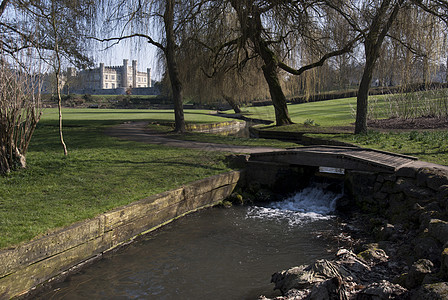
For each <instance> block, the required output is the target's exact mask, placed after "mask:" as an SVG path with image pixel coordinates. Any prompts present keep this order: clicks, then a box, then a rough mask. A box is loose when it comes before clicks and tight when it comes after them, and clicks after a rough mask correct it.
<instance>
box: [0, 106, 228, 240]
mask: <svg viewBox="0 0 448 300" xmlns="http://www.w3.org/2000/svg"><path fill="white" fill-rule="evenodd" d="M164 114H165V112H163V113H161V114H158V113H154V112H145V111H106V110H65V113H64V117H65V119H66V122H65V124H66V125H67V127H66V128H65V130H64V135H65V141H66V143H67V146H68V149H69V156H68V157H67V158H64V157H63V154H62V153H63V151H62V148H61V146H60V145H59V141H58V134H57V132H58V131H57V122H56V119H57V116H56V114H55V111H54V110H49V111H46V112H45V114H44V117H43V119H42V121H41V122H40V123H39V128H38V129H37V130H36V133H35V136H34V137H33V141H32V144H31V147H30V150H29V152H28V155H27V161H28V168H27V169H26V170H22V171H19V172H14V173H12V174H10V175H9V176H6V177H0V232H1V235H0V248H3V247H6V246H10V245H14V244H17V243H20V242H22V241H26V240H29V239H31V238H33V237H35V236H36V235H40V234H43V233H45V232H47V231H48V230H51V229H53V228H56V227H61V226H66V225H69V224H71V223H73V222H76V221H79V220H83V219H86V218H90V217H93V216H95V215H97V214H99V213H102V212H105V211H107V210H110V209H111V208H114V207H117V206H120V205H124V204H128V203H131V202H133V201H136V200H138V199H142V198H144V197H146V196H148V195H151V194H156V193H159V192H162V191H166V190H169V189H172V188H175V187H178V186H180V185H182V184H185V183H188V182H192V181H195V180H198V179H200V178H205V177H208V176H211V175H215V174H218V173H222V172H225V171H228V170H229V168H228V167H226V166H225V165H224V163H223V162H222V160H223V158H224V154H222V153H214V152H208V151H197V150H188V149H177V148H167V147H162V146H157V145H148V144H141V143H135V142H129V141H120V140H117V139H114V138H111V137H108V136H105V135H104V134H103V131H104V129H105V126H106V125H108V124H109V125H110V124H114V123H119V122H122V121H123V120H144V119H147V118H148V117H150V118H152V119H153V120H165V121H167V120H168V121H169V120H170V118H171V115H172V114H169V115H170V116H169V117H168V118H166V117H165V115H164ZM148 115H149V116H148ZM187 119H190V120H193V119H197V120H198V121H199V122H207V121H216V120H220V118H217V117H210V116H205V115H202V114H201V113H200V112H194V114H191V115H188V114H187ZM174 175H175V176H174Z"/></svg>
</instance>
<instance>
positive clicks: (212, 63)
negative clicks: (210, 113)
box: [179, 3, 269, 113]
mask: <svg viewBox="0 0 448 300" xmlns="http://www.w3.org/2000/svg"><path fill="white" fill-rule="evenodd" d="M221 5H222V4H221V3H217V4H216V6H214V5H213V3H209V4H208V5H205V6H204V7H203V8H202V11H201V15H200V17H197V18H195V20H192V21H191V22H190V23H189V26H188V27H186V28H185V30H184V31H183V32H182V44H181V46H180V47H179V68H180V70H181V72H180V73H181V74H182V82H183V83H184V91H185V96H186V97H188V98H193V99H194V100H195V101H199V102H201V103H222V102H227V103H228V104H229V105H230V106H231V107H232V109H233V110H234V111H235V113H240V112H241V110H240V105H241V104H243V103H247V102H251V101H253V100H257V99H266V98H268V97H269V91H268V87H267V85H266V81H265V80H264V77H263V75H262V74H261V73H260V72H259V70H260V68H261V62H260V60H259V58H258V57H257V56H256V55H254V54H253V53H249V52H244V51H238V50H239V49H238V48H237V46H236V45H233V44H229V45H226V40H229V39H234V38H236V37H237V35H235V34H234V31H233V30H232V29H233V28H234V27H235V25H236V23H237V19H236V16H235V15H228V16H227V17H226V18H219V17H217V15H219V14H220V8H222V6H221ZM219 7H220V8H219ZM204 25H206V26H204ZM187 30H188V31H187ZM213 47H223V48H227V49H225V50H224V51H223V52H221V51H219V50H217V49H216V48H213ZM199 53H200V55H198V54H199Z"/></svg>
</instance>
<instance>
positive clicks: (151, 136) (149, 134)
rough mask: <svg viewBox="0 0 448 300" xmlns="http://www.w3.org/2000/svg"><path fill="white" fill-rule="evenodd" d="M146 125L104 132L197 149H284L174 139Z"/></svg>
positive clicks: (244, 150)
mask: <svg viewBox="0 0 448 300" xmlns="http://www.w3.org/2000/svg"><path fill="white" fill-rule="evenodd" d="M147 125H148V123H147V122H129V123H124V124H120V125H117V126H113V127H109V128H107V129H106V131H105V133H106V134H107V135H109V136H113V137H117V138H119V139H123V140H130V141H135V142H142V143H148V144H156V145H164V146H170V147H181V148H189V149H198V150H210V151H223V152H233V153H249V154H250V153H262V152H271V151H283V150H284V149H281V148H271V147H253V146H235V145H227V144H215V143H203V142H193V141H184V140H176V139H173V138H169V137H167V136H166V135H165V134H161V133H159V132H154V131H151V130H149V129H148V128H147Z"/></svg>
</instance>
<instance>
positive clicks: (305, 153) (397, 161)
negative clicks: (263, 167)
mask: <svg viewBox="0 0 448 300" xmlns="http://www.w3.org/2000/svg"><path fill="white" fill-rule="evenodd" d="M415 160H417V158H415V157H412V156H406V155H401V154H396V153H390V152H385V151H379V150H373V149H365V148H357V147H342V146H310V147H298V148H291V149H287V150H284V151H278V152H275V153H274V152H269V153H268V152H264V153H257V154H252V155H251V158H250V161H265V162H279V163H290V164H298V165H308V166H325V167H334V168H343V169H353V170H365V171H385V172H393V171H395V170H396V169H398V168H400V167H403V166H405V165H407V164H409V163H411V162H413V161H415Z"/></svg>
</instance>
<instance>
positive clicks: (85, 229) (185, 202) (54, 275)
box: [0, 171, 242, 300]
mask: <svg viewBox="0 0 448 300" xmlns="http://www.w3.org/2000/svg"><path fill="white" fill-rule="evenodd" d="M240 176H242V172H240V171H234V172H229V173H225V174H221V175H216V176H212V177H209V178H206V179H202V180H199V181H196V182H193V183H191V184H189V185H186V186H182V187H180V188H177V189H175V190H171V191H167V192H164V193H161V194H158V195H153V196H150V197H148V198H146V199H142V200H140V201H137V202H134V203H132V204H129V205H126V206H123V207H119V208H116V209H114V210H112V211H109V212H106V213H104V214H101V215H99V216H97V217H95V218H93V219H90V220H86V221H83V222H79V223H76V224H73V225H71V226H69V227H67V228H63V229H61V230H58V231H55V232H52V233H49V234H47V235H45V236H42V237H40V238H36V239H34V240H32V241H30V242H28V243H24V244H21V245H18V246H16V247H13V248H10V249H4V250H1V251H0V299H1V300H3V299H11V298H14V297H21V296H23V297H26V298H27V299H28V298H32V295H33V291H34V292H36V288H37V291H38V290H39V289H41V288H42V287H43V285H46V284H47V283H51V281H54V280H61V279H62V278H64V277H65V276H67V274H68V273H70V271H73V270H76V269H77V268H79V267H81V266H83V265H84V264H86V263H89V262H91V261H93V260H96V259H99V258H101V257H102V255H103V254H104V253H105V252H108V251H111V250H113V249H115V248H117V247H119V246H121V245H124V244H126V243H129V242H130V241H132V240H133V239H134V238H135V237H137V236H138V235H140V234H143V233H145V232H149V231H151V230H154V229H156V228H158V227H159V226H161V225H163V224H166V223H168V222H170V221H172V220H174V219H176V218H179V217H181V216H183V215H185V214H188V213H191V212H193V211H196V210H198V209H201V208H204V207H209V206H213V205H216V204H218V203H219V202H221V201H222V200H223V199H224V198H226V197H227V196H229V195H230V194H231V193H232V191H233V189H234V188H235V186H236V184H237V183H238V181H239V180H240Z"/></svg>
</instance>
